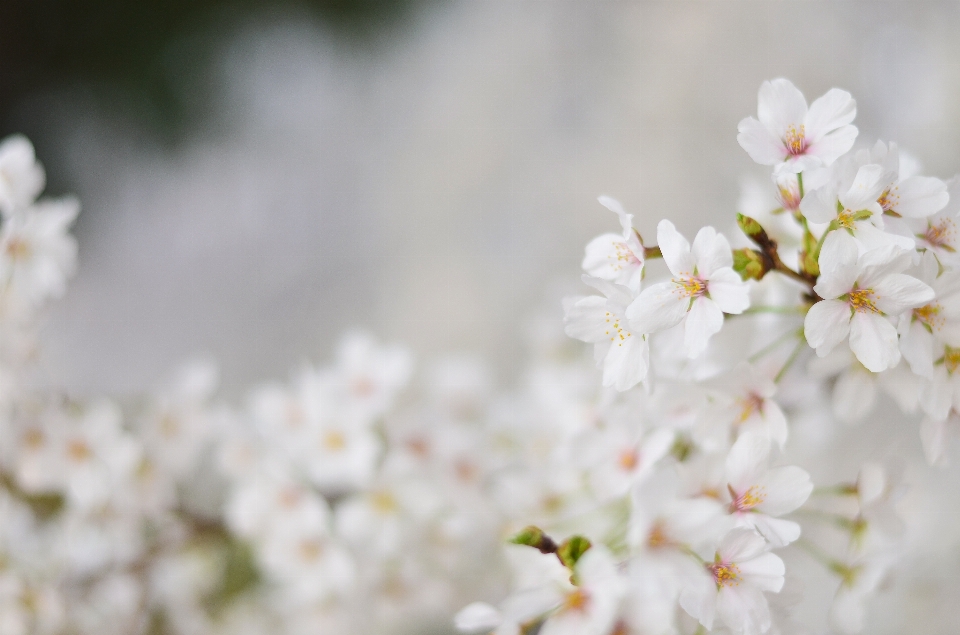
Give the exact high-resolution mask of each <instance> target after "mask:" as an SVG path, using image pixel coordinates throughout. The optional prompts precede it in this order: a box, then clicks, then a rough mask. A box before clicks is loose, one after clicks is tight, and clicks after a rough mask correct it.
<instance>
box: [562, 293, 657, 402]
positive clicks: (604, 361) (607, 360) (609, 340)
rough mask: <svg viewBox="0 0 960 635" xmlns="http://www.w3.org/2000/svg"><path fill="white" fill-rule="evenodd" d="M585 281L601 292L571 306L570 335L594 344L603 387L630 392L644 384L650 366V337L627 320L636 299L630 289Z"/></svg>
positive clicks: (567, 325) (569, 312)
mask: <svg viewBox="0 0 960 635" xmlns="http://www.w3.org/2000/svg"><path fill="white" fill-rule="evenodd" d="M583 281H584V282H586V283H587V284H589V285H590V286H592V287H593V288H595V289H596V290H597V291H600V292H601V293H602V294H603V297H601V296H597V295H591V296H587V297H585V298H581V299H579V300H577V301H576V302H574V303H573V304H571V305H570V306H568V307H567V310H566V316H565V317H564V324H565V325H566V327H565V330H566V333H567V335H569V336H570V337H575V338H576V339H578V340H582V341H584V342H590V343H592V344H593V345H594V349H593V351H594V354H593V357H594V359H595V360H596V362H597V368H602V369H603V385H604V386H610V387H613V388H616V389H617V390H621V391H622V390H629V389H630V388H632V387H634V386H636V385H637V384H638V383H640V382H641V381H643V379H644V378H645V377H646V376H647V370H648V367H649V365H650V348H649V346H648V345H647V338H646V336H645V335H644V334H643V333H641V332H640V331H638V330H636V329H634V328H633V327H632V326H631V324H629V322H628V320H627V319H626V310H627V307H628V306H629V305H630V303H631V302H633V300H634V296H633V294H632V293H631V292H630V290H629V289H628V288H627V287H624V286H622V285H618V284H615V283H612V282H607V281H606V280H601V279H600V278H591V277H590V276H584V277H583Z"/></svg>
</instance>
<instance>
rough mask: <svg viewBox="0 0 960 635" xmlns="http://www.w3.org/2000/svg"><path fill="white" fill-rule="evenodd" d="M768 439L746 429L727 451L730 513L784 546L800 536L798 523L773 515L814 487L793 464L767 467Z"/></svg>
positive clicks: (798, 501) (794, 504)
mask: <svg viewBox="0 0 960 635" xmlns="http://www.w3.org/2000/svg"><path fill="white" fill-rule="evenodd" d="M769 457H770V441H769V438H768V437H766V436H765V435H763V434H758V433H756V432H745V433H744V434H742V435H740V438H739V439H737V442H736V443H734V444H733V447H732V448H731V449H730V453H729V454H728V455H727V463H726V467H727V489H728V491H729V493H730V497H731V499H732V500H731V501H730V513H731V514H733V516H734V518H736V520H737V522H738V524H739V525H740V526H743V527H751V528H753V529H756V530H757V531H758V532H760V534H761V535H762V536H763V537H764V538H766V539H767V540H768V541H769V542H770V544H771V545H772V546H774V547H785V546H786V545H788V544H790V543H791V542H793V541H794V540H796V539H797V538H799V537H800V525H798V524H797V523H795V522H792V521H789V520H783V519H780V518H776V517H777V516H783V515H784V514H788V513H790V512H792V511H794V510H795V509H797V508H798V507H800V506H801V505H803V503H804V502H805V501H806V500H807V498H808V497H809V496H810V492H812V491H813V483H811V482H810V475H809V474H807V472H806V471H805V470H803V469H801V468H799V467H797V466H795V465H789V466H786V467H775V468H768V467H767V464H768V462H769Z"/></svg>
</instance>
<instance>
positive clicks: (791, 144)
mask: <svg viewBox="0 0 960 635" xmlns="http://www.w3.org/2000/svg"><path fill="white" fill-rule="evenodd" d="M783 145H784V146H786V148H787V150H788V151H789V152H790V154H793V155H797V154H802V153H803V151H804V150H806V149H807V140H806V138H805V137H804V127H803V125H802V124H801V125H800V128H797V127H796V126H793V125H791V126H790V127H789V128H787V133H786V135H784V137H783Z"/></svg>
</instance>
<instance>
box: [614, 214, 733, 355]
mask: <svg viewBox="0 0 960 635" xmlns="http://www.w3.org/2000/svg"><path fill="white" fill-rule="evenodd" d="M657 242H658V243H659V245H660V252H661V253H662V254H663V259H664V261H665V262H666V263H667V267H668V268H669V269H670V273H672V274H673V278H672V279H671V280H670V281H668V282H661V283H658V284H655V285H653V286H651V287H648V288H646V289H644V290H643V291H642V292H641V293H640V295H639V296H638V297H637V299H636V300H634V301H633V303H632V304H630V306H629V307H627V312H626V314H627V317H628V318H629V320H630V325H631V326H632V327H634V328H635V329H637V330H638V331H640V332H641V333H655V332H657V331H662V330H664V329H668V328H671V327H673V326H676V325H677V324H679V323H681V322H684V321H685V325H684V345H685V347H686V351H687V355H688V356H689V357H691V358H693V357H697V356H698V355H700V353H702V352H703V350H704V349H705V348H706V346H707V343H708V342H709V340H710V337H711V336H713V335H714V334H715V333H717V332H718V331H720V328H721V327H722V326H723V314H724V313H733V314H737V313H742V312H743V311H745V310H746V309H747V307H748V306H750V290H749V287H748V286H747V285H746V284H745V283H744V282H743V280H741V279H740V276H739V275H738V274H737V273H736V272H735V271H734V270H733V254H732V252H731V250H730V243H728V242H727V239H726V238H724V237H723V235H721V234H718V233H717V231H716V230H715V229H714V228H713V227H704V228H702V229H701V230H700V231H699V232H697V237H696V238H695V239H694V241H693V247H692V248H691V246H690V243H688V242H687V239H686V238H684V237H683V236H682V235H680V233H679V232H678V231H677V230H676V228H675V227H674V226H673V223H671V222H670V221H668V220H662V221H660V224H659V225H658V226H657Z"/></svg>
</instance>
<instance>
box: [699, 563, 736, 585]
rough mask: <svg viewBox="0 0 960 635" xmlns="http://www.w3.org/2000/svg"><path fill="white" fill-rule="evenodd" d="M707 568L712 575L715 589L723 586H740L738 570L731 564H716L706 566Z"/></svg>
mask: <svg viewBox="0 0 960 635" xmlns="http://www.w3.org/2000/svg"><path fill="white" fill-rule="evenodd" d="M707 568H708V569H709V570H710V572H711V573H712V574H713V579H714V581H715V582H716V583H717V589H720V588H721V587H725V586H738V585H739V584H740V569H739V568H738V567H737V565H735V564H733V563H732V562H730V563H723V562H717V563H714V564H709V565H707Z"/></svg>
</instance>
